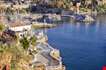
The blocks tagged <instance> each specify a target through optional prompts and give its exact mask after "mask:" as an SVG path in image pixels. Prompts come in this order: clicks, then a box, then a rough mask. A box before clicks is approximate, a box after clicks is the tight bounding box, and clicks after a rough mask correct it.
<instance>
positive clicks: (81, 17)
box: [74, 14, 95, 22]
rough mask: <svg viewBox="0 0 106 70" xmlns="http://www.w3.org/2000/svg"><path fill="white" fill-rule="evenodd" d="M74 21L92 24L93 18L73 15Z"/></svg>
mask: <svg viewBox="0 0 106 70" xmlns="http://www.w3.org/2000/svg"><path fill="white" fill-rule="evenodd" d="M74 20H75V21H78V22H93V21H95V20H94V18H93V17H91V16H89V15H80V14H75V15H74Z"/></svg>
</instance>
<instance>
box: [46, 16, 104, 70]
mask: <svg viewBox="0 0 106 70" xmlns="http://www.w3.org/2000/svg"><path fill="white" fill-rule="evenodd" d="M105 18H106V16H99V17H97V19H96V22H93V23H90V24H89V23H78V22H77V23H68V24H62V25H61V26H59V27H56V28H52V29H48V31H47V34H48V38H49V41H48V42H49V43H50V44H51V45H52V46H53V47H55V48H58V49H60V51H61V56H62V58H63V63H64V64H65V65H66V68H67V70H101V68H102V66H104V65H106V19H105Z"/></svg>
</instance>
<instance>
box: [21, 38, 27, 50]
mask: <svg viewBox="0 0 106 70" xmlns="http://www.w3.org/2000/svg"><path fill="white" fill-rule="evenodd" d="M20 43H21V44H22V47H23V48H24V49H28V47H29V41H28V39H27V37H25V36H24V37H23V38H22V39H21V40H20Z"/></svg>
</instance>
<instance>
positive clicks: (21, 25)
mask: <svg viewBox="0 0 106 70" xmlns="http://www.w3.org/2000/svg"><path fill="white" fill-rule="evenodd" d="M8 26H9V29H11V30H13V31H15V32H19V31H24V30H27V31H29V30H31V24H30V23H25V22H22V21H13V22H12V23H9V24H8Z"/></svg>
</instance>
